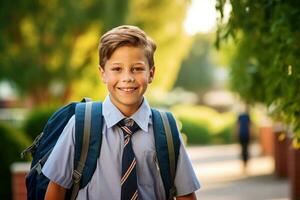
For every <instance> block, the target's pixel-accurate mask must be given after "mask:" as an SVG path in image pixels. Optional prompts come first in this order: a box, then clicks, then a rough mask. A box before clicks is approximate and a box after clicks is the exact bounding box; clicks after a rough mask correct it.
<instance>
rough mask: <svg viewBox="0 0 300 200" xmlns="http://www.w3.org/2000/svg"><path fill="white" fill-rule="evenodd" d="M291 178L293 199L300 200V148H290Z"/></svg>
mask: <svg viewBox="0 0 300 200" xmlns="http://www.w3.org/2000/svg"><path fill="white" fill-rule="evenodd" d="M289 180H290V189H291V199H292V200H300V149H298V150H296V149H294V148H292V147H290V148H289Z"/></svg>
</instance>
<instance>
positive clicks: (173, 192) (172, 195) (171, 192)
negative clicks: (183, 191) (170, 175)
mask: <svg viewBox="0 0 300 200" xmlns="http://www.w3.org/2000/svg"><path fill="white" fill-rule="evenodd" d="M169 193H170V196H169V199H170V200H171V199H172V200H173V199H174V197H175V196H176V193H177V190H176V187H175V186H172V187H171V188H170V191H169Z"/></svg>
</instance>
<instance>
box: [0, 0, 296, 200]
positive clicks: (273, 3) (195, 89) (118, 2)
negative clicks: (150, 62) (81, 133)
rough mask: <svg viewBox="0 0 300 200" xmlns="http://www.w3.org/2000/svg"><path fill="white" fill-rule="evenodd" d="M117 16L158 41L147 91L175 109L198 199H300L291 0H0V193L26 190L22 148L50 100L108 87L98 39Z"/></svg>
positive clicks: (95, 93) (100, 93)
mask: <svg viewBox="0 0 300 200" xmlns="http://www.w3.org/2000/svg"><path fill="white" fill-rule="evenodd" d="M121 24H132V25H137V26H139V27H140V28H142V29H144V30H145V32H146V33H147V34H149V35H150V36H151V37H152V38H153V39H154V40H155V41H156V44H157V46H158V49H157V51H156V55H155V63H156V64H155V65H156V75H155V79H154V82H153V83H152V84H151V85H150V87H149V89H148V91H147V94H146V96H147V98H148V100H149V102H150V104H151V105H152V106H153V107H158V108H163V109H168V110H171V111H172V112H173V113H174V114H175V115H176V117H177V119H178V124H179V125H180V128H181V132H182V134H183V137H184V138H185V141H186V145H187V150H188V152H189V154H190V156H191V160H192V162H193V165H194V168H195V171H196V174H197V176H198V178H199V180H200V182H201V184H202V189H201V190H199V191H197V196H198V198H199V199H212V200H216V199H222V200H224V199H230V200H235V199H251V200H253V199H258V200H260V199H278V200H279V199H295V200H297V199H300V150H299V148H300V131H299V129H300V104H299V102H300V67H299V64H300V60H299V55H300V43H299V41H300V2H299V1H297V0H251V1H250V0H243V1H241V0H230V1H226V0H175V1H171V0H160V1H157V0H152V1H150V0H144V1H139V0H110V1H104V0H81V1H71V0H63V1H58V0H49V1H37V0H29V1H24V0H15V1H13V2H12V1H1V3H0V47H1V48H0V137H1V139H0V148H1V151H0V163H1V164H0V176H1V179H0V198H1V199H22V198H23V196H24V194H25V192H26V191H25V190H24V189H22V187H23V185H24V174H25V173H26V172H27V171H28V168H29V165H28V163H27V164H26V161H29V160H25V161H24V160H21V159H20V156H19V155H20V152H21V151H22V150H23V149H24V148H25V147H27V146H29V145H30V144H31V143H32V141H33V139H34V138H35V137H36V136H37V135H38V134H39V133H40V132H41V131H42V129H43V127H44V125H45V123H46V122H47V119H48V118H49V117H50V116H51V114H52V113H53V112H54V111H55V110H56V109H57V108H59V107H61V106H62V105H65V104H67V103H69V102H72V101H79V100H81V99H82V98H83V97H91V98H92V99H93V100H101V101H102V100H103V99H104V97H105V96H106V95H107V91H106V90H105V85H103V84H102V82H101V81H100V79H99V72H98V52H97V47H98V43H99V39H100V37H101V35H102V34H103V33H104V32H106V31H108V30H110V29H111V28H113V27H115V26H118V25H121ZM243 112H246V113H247V115H248V118H249V119H250V120H249V121H248V125H246V126H249V127H251V128H249V133H250V136H249V140H250V142H248V143H249V145H247V148H249V152H248V154H249V155H248V157H249V162H247V163H245V162H243V161H242V159H241V156H240V154H241V149H242V146H243V145H241V141H240V135H239V133H240V130H241V129H242V128H241V127H242V121H243V120H240V117H239V116H240V114H241V113H243ZM246 121H247V120H246ZM20 162H23V163H20ZM24 162H25V163H24Z"/></svg>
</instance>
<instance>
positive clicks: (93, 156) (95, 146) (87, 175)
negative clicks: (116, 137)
mask: <svg viewBox="0 0 300 200" xmlns="http://www.w3.org/2000/svg"><path fill="white" fill-rule="evenodd" d="M85 108H86V103H79V104H78V105H77V106H76V111H75V155H74V169H76V167H77V165H78V162H79V159H80V155H81V150H82V143H83V133H84V119H85ZM102 125H103V119H102V103H101V102H92V108H91V128H90V138H89V148H88V154H87V158H86V162H85V165H84V167H83V172H82V176H81V180H80V188H83V187H85V186H86V185H87V184H88V183H89V181H90V180H91V178H92V176H93V174H94V171H95V169H96V166H97V159H98V157H99V156H100V149H101V142H102Z"/></svg>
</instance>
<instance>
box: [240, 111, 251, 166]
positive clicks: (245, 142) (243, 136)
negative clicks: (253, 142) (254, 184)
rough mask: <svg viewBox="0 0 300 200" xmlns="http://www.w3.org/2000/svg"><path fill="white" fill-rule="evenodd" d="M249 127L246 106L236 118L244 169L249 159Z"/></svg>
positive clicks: (249, 121)
mask: <svg viewBox="0 0 300 200" xmlns="http://www.w3.org/2000/svg"><path fill="white" fill-rule="evenodd" d="M250 127H251V120H250V116H249V110H248V107H246V109H245V111H244V112H242V113H240V114H239V116H238V119H237V139H238V142H239V144H240V145H241V158H242V161H243V167H244V171H245V170H246V168H247V162H248V159H249V143H250V134H251V133H250V132H251V131H250Z"/></svg>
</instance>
